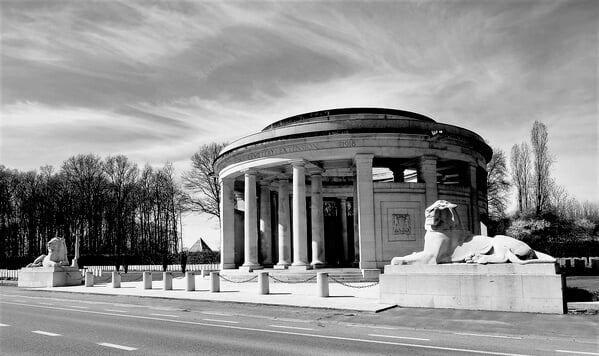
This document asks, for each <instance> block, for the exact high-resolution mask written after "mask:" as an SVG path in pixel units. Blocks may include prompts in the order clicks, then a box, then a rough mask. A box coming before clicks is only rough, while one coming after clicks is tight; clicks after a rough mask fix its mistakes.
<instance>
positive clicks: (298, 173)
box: [291, 163, 310, 268]
mask: <svg viewBox="0 0 599 356" xmlns="http://www.w3.org/2000/svg"><path fill="white" fill-rule="evenodd" d="M306 230H307V221H306V168H305V167H304V164H303V163H294V164H293V263H292V264H291V265H292V266H293V267H298V268H309V267H310V265H309V264H308V246H307V245H308V242H307V241H306V239H307V234H306Z"/></svg>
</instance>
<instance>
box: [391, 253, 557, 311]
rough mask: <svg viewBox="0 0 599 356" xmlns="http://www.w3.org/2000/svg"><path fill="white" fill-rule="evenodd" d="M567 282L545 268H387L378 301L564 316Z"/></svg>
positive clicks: (551, 268) (549, 267) (551, 266)
mask: <svg viewBox="0 0 599 356" xmlns="http://www.w3.org/2000/svg"><path fill="white" fill-rule="evenodd" d="M565 289H566V283H565V278H563V276H562V275H561V274H559V273H558V266H557V265H555V264H552V263H542V264H528V265H518V264H509V263H506V264H497V265H478V264H442V265H401V266H392V265H387V266H385V272H384V274H382V275H381V276H380V302H381V303H396V304H398V305H399V306H400V307H420V308H449V309H471V310H492V311H513V312H534V313H555V314H563V313H565V312H566V308H565V303H564V291H565Z"/></svg>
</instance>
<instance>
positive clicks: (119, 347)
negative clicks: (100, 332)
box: [98, 342, 137, 351]
mask: <svg viewBox="0 0 599 356" xmlns="http://www.w3.org/2000/svg"><path fill="white" fill-rule="evenodd" d="M98 345H100V346H106V347H112V348H113V349H119V350H125V351H134V350H137V347H130V346H124V345H117V344H111V343H109V342H99V343H98Z"/></svg>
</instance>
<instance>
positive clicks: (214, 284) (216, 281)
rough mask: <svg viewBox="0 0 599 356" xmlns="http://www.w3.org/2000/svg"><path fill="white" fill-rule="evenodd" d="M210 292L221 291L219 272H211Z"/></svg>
mask: <svg viewBox="0 0 599 356" xmlns="http://www.w3.org/2000/svg"><path fill="white" fill-rule="evenodd" d="M210 292H212V293H218V292H220V277H219V276H218V272H210Z"/></svg>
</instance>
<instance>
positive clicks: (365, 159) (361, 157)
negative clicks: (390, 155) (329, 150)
mask: <svg viewBox="0 0 599 356" xmlns="http://www.w3.org/2000/svg"><path fill="white" fill-rule="evenodd" d="M373 158H374V154H373V153H358V154H356V155H355V156H354V161H355V162H356V164H358V163H362V164H363V163H371V162H372V159H373Z"/></svg>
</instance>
